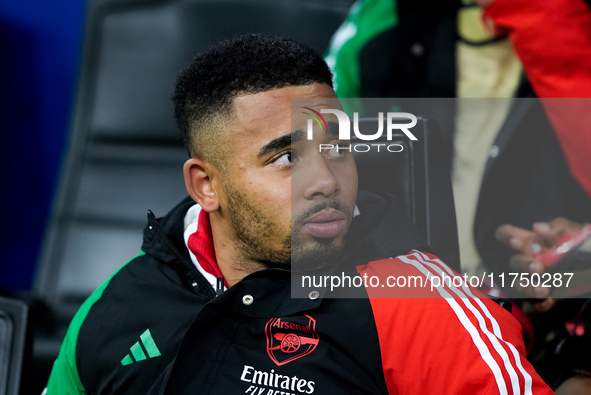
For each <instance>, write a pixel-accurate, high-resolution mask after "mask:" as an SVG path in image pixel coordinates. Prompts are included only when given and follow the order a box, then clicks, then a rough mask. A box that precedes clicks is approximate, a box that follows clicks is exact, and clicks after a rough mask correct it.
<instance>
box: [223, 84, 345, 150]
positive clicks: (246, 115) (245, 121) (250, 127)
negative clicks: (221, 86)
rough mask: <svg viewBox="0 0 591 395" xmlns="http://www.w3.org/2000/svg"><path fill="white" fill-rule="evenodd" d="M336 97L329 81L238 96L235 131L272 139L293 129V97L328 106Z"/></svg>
mask: <svg viewBox="0 0 591 395" xmlns="http://www.w3.org/2000/svg"><path fill="white" fill-rule="evenodd" d="M325 98H329V99H336V95H335V93H334V91H333V90H332V88H331V87H330V86H328V85H326V84H311V85H303V86H293V87H285V88H279V89H273V90H270V91H266V92H259V93H255V94H248V95H243V96H239V97H237V98H235V99H234V102H233V107H234V108H233V110H234V111H233V113H234V114H233V115H234V120H235V124H236V127H237V128H236V130H234V131H233V132H234V133H238V134H242V136H241V138H249V139H250V138H256V139H259V138H260V139H263V140H264V139H269V138H273V137H277V136H280V135H284V134H286V133H289V132H290V130H291V117H290V116H291V104H292V99H305V102H306V103H307V105H309V106H312V107H323V106H329V103H330V102H331V100H328V101H327V100H323V99H325Z"/></svg>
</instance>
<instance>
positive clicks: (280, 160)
mask: <svg viewBox="0 0 591 395" xmlns="http://www.w3.org/2000/svg"><path fill="white" fill-rule="evenodd" d="M292 160H293V152H292V151H291V150H290V151H286V152H284V153H282V154H281V155H279V156H278V157H277V158H275V160H273V161H272V162H271V165H273V166H277V167H289V166H291V164H292Z"/></svg>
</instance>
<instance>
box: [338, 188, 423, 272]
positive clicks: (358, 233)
mask: <svg viewBox="0 0 591 395" xmlns="http://www.w3.org/2000/svg"><path fill="white" fill-rule="evenodd" d="M357 200H358V207H359V210H360V212H361V215H359V216H358V217H355V218H353V224H352V227H351V231H350V232H349V240H348V243H347V258H346V260H347V262H349V264H350V266H355V265H359V264H363V263H366V262H368V261H371V260H377V259H385V258H391V257H395V256H397V255H401V254H405V253H407V252H408V251H409V250H411V249H420V250H422V251H429V250H428V248H427V245H426V244H427V243H426V242H425V241H424V240H423V237H422V236H421V235H420V234H419V233H418V231H417V230H416V228H415V227H414V225H413V223H412V222H411V220H410V219H409V218H408V217H407V216H406V215H404V214H403V213H404V210H403V209H402V207H400V205H399V203H398V202H397V201H396V199H395V198H394V197H393V196H390V195H382V196H380V195H377V194H372V193H369V192H365V191H360V192H359V194H358V199H357Z"/></svg>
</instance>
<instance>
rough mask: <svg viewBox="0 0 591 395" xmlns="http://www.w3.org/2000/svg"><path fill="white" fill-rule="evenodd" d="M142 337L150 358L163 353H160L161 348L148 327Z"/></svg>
mask: <svg viewBox="0 0 591 395" xmlns="http://www.w3.org/2000/svg"><path fill="white" fill-rule="evenodd" d="M140 339H142V343H143V344H144V347H145V348H146V352H147V353H148V356H149V357H150V358H156V357H159V356H160V355H162V354H160V350H159V349H158V346H156V342H155V341H154V339H153V338H152V334H151V333H150V330H149V329H146V331H145V332H144V333H142V334H141V336H140Z"/></svg>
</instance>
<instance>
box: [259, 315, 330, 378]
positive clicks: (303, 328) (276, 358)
mask: <svg viewBox="0 0 591 395" xmlns="http://www.w3.org/2000/svg"><path fill="white" fill-rule="evenodd" d="M265 335H266V336H267V353H268V354H269V357H271V360H272V361H273V362H275V364H277V366H281V365H285V364H286V363H289V362H291V361H295V360H296V359H298V358H302V357H303V356H306V355H308V354H310V353H311V352H312V351H314V349H316V346H317V345H318V334H317V333H316V320H315V319H314V318H312V317H310V316H308V315H304V316H302V317H290V318H289V320H286V319H282V318H272V319H271V320H269V322H267V325H266V326H265Z"/></svg>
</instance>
